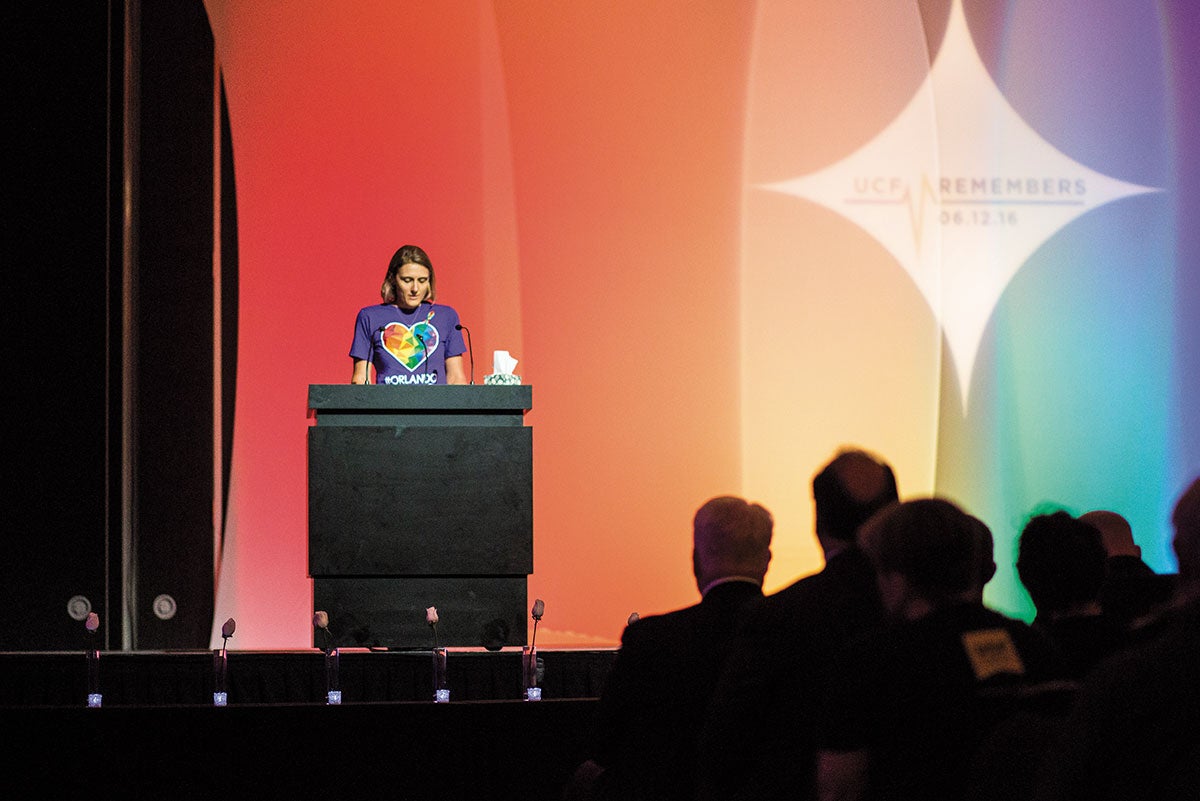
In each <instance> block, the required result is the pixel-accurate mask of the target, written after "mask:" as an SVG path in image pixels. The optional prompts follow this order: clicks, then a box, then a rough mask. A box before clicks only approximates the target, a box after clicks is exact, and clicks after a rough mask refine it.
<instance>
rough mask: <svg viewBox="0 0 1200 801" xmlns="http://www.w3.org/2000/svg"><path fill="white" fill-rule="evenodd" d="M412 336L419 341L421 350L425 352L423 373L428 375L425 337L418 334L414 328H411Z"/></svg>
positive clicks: (427, 347)
mask: <svg viewBox="0 0 1200 801" xmlns="http://www.w3.org/2000/svg"><path fill="white" fill-rule="evenodd" d="M413 336H415V337H416V338H417V341H418V342H420V343H421V350H422V352H424V354H425V359H424V361H425V375H429V346H428V345H426V344H425V337H423V336H421V335H420V334H418V333H417V332H416V330H415V329H414V330H413Z"/></svg>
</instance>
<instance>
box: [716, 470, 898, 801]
mask: <svg viewBox="0 0 1200 801" xmlns="http://www.w3.org/2000/svg"><path fill="white" fill-rule="evenodd" d="M812 495H813V501H814V503H815V507H816V525H815V528H816V535H817V540H818V541H819V542H820V545H821V547H822V549H823V550H824V552H825V567H824V569H823V570H821V571H820V572H819V573H817V574H815V575H812V576H809V577H807V578H803V579H801V580H799V581H797V582H795V583H793V584H791V585H790V586H788V587H786V588H784V589H783V590H780V591H779V592H777V593H775V594H773V595H770V596H768V597H767V598H765V599H764V600H763V601H762V602H761V603H760V604H757V605H755V607H754V608H752V609H750V610H748V611H747V614H746V619H745V624H744V625H743V627H742V628H741V629H740V630H739V632H738V636H737V637H736V640H735V644H734V648H733V651H732V653H731V655H730V657H729V660H728V661H727V662H726V666H725V671H724V673H723V674H722V677H721V682H720V684H719V685H718V688H717V691H716V693H715V694H714V697H713V701H712V705H711V707H710V712H709V718H708V721H707V723H706V726H705V731H704V734H703V736H702V738H701V787H700V793H699V795H698V797H699V798H701V799H719V800H720V801H731V800H732V799H753V800H754V801H769V799H775V798H788V799H804V798H812V797H814V796H815V794H816V726H817V720H818V711H819V709H820V706H821V696H822V693H823V689H822V681H823V679H824V675H825V672H824V668H825V663H826V661H827V660H828V659H829V658H830V657H831V656H832V654H833V653H834V651H835V650H836V649H837V648H838V647H839V646H840V645H841V644H842V643H844V642H845V641H846V640H847V639H849V638H850V636H852V635H853V634H855V633H857V632H859V631H862V630H864V629H867V628H870V627H872V626H875V625H877V624H878V623H879V622H880V621H881V620H882V615H883V611H882V607H881V606H880V604H879V598H878V593H877V590H876V587H875V576H874V571H873V570H872V568H871V564H870V562H868V561H867V559H866V557H865V556H864V555H863V554H862V552H861V551H860V550H859V549H858V548H857V547H856V545H855V543H854V537H855V533H856V532H857V531H858V528H859V526H860V525H862V523H863V522H864V521H865V520H867V519H868V518H869V517H870V516H871V515H872V514H873V513H874V512H876V511H877V510H879V509H881V508H883V507H884V506H886V505H887V504H889V503H892V502H894V501H895V500H896V499H897V489H896V477H895V474H894V473H893V471H892V468H891V467H889V466H888V465H887V464H885V463H884V462H883V461H881V460H880V459H878V458H876V457H875V456H873V455H871V454H869V453H867V452H865V451H863V450H859V449H847V450H843V451H842V452H840V453H838V454H836V455H835V457H834V458H833V459H832V461H830V462H829V463H828V464H827V465H825V466H824V468H823V469H822V470H821V471H820V472H819V473H818V474H817V475H816V476H815V477H814V478H813V481H812Z"/></svg>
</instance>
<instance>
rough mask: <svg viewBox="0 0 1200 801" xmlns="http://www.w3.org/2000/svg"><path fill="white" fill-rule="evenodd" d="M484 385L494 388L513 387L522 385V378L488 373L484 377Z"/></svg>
mask: <svg viewBox="0 0 1200 801" xmlns="http://www.w3.org/2000/svg"><path fill="white" fill-rule="evenodd" d="M483 383H484V384H485V385H487V384H490V385H492V386H511V385H513V384H520V383H521V376H519V375H512V374H505V373H488V374H487V375H485V376H484V377H483Z"/></svg>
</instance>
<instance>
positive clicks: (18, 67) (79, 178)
mask: <svg viewBox="0 0 1200 801" xmlns="http://www.w3.org/2000/svg"><path fill="white" fill-rule="evenodd" d="M117 5H118V6H119V4H117ZM110 13H114V14H115V17H116V19H117V20H118V21H119V20H120V9H119V8H117V9H116V10H115V11H114V10H113V9H112V7H111V6H110V4H107V3H104V2H86V3H18V4H7V5H6V6H5V9H4V11H2V12H0V31H2V33H0V76H2V77H0V80H2V81H3V83H4V92H3V102H4V118H5V138H6V141H7V147H5V148H4V149H3V151H0V153H2V155H0V160H2V161H0V163H2V165H3V166H2V170H3V187H4V191H3V192H2V193H0V196H3V204H4V206H3V210H2V211H0V213H2V214H3V220H4V222H3V225H4V235H3V237H0V265H2V268H0V274H2V276H3V278H2V279H0V280H2V281H3V291H2V294H0V308H2V309H3V313H2V314H0V335H2V336H3V341H4V352H5V359H4V386H5V388H6V391H5V400H6V403H5V409H4V412H5V413H4V416H3V419H2V420H0V431H2V434H0V442H3V454H4V473H3V475H4V478H3V482H2V486H3V494H2V495H0V497H2V498H3V501H4V502H3V507H2V508H3V515H4V519H3V524H2V527H0V532H2V533H0V536H2V537H3V542H4V559H2V560H0V565H2V567H0V571H2V572H0V609H3V612H4V621H5V622H4V625H3V626H0V648H3V649H5V650H13V649H41V650H63V649H74V648H81V649H82V648H83V647H84V645H85V638H84V627H83V623H82V622H81V621H80V620H77V619H73V618H72V617H70V616H69V615H68V601H69V599H71V598H72V597H73V596H80V597H83V598H87V599H88V601H89V602H90V604H91V608H92V609H93V610H94V611H97V612H99V613H100V615H101V619H102V621H103V623H104V625H105V630H102V632H101V638H103V637H104V636H105V634H106V633H116V634H117V635H118V636H116V642H117V643H119V642H120V638H119V632H114V630H113V629H112V628H111V627H112V626H119V616H118V615H117V613H116V610H115V609H114V610H111V611H110V610H109V609H108V608H107V605H106V601H105V577H106V555H107V549H106V536H107V533H108V532H107V520H106V507H105V495H106V489H105V488H106V472H105V462H106V458H105V457H106V439H105V438H106V430H107V429H106V425H107V415H108V411H109V409H108V406H107V404H106V401H107V391H108V390H107V387H106V381H105V353H106V339H107V336H106V335H107V333H108V325H109V318H108V315H107V313H106V312H107V303H108V301H107V295H106V293H107V284H106V280H107V276H108V253H109V251H108V242H107V236H108V220H109V217H108V211H107V205H108V198H109V195H108V192H109V186H110V185H109V182H108V171H109V166H110V150H109V136H108V134H109V124H110V122H109V116H108V104H109V100H110V99H109V92H108V86H109V67H110V56H113V51H111V50H110V47H109V21H110V20H109V15H110ZM116 33H117V36H118V37H119V33H120V29H119V26H118V28H117V32H116ZM114 42H115V56H114V59H115V61H116V62H117V66H118V68H119V60H120V53H121V46H120V43H119V38H115V39H114ZM116 82H117V88H118V89H119V82H120V78H119V73H118V74H117V77H116ZM115 100H116V102H117V106H118V108H119V104H120V97H119V94H118V95H117V96H116V97H115ZM116 134H117V138H116V140H115V141H116V142H117V143H119V142H120V135H119V130H116ZM119 152H120V151H119V146H118V148H117V149H116V154H117V155H118V156H119ZM117 214H118V216H119V207H118V212H117ZM119 254H120V250H119V247H118V248H117V251H116V258H117V263H118V266H119ZM77 609H80V610H81V611H82V608H81V607H77ZM100 644H101V645H102V646H103V645H106V643H105V642H101V643H100Z"/></svg>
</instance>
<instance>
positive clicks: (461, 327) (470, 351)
mask: <svg viewBox="0 0 1200 801" xmlns="http://www.w3.org/2000/svg"><path fill="white" fill-rule="evenodd" d="M454 327H455V328H456V329H457V330H459V331H466V332H467V354H468V355H469V356H470V357H471V383H472V384H474V383H475V349H474V348H472V347H471V329H470V328H467V327H466V326H465V325H463V324H462V323H459V324H458V325H456V326H454Z"/></svg>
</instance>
